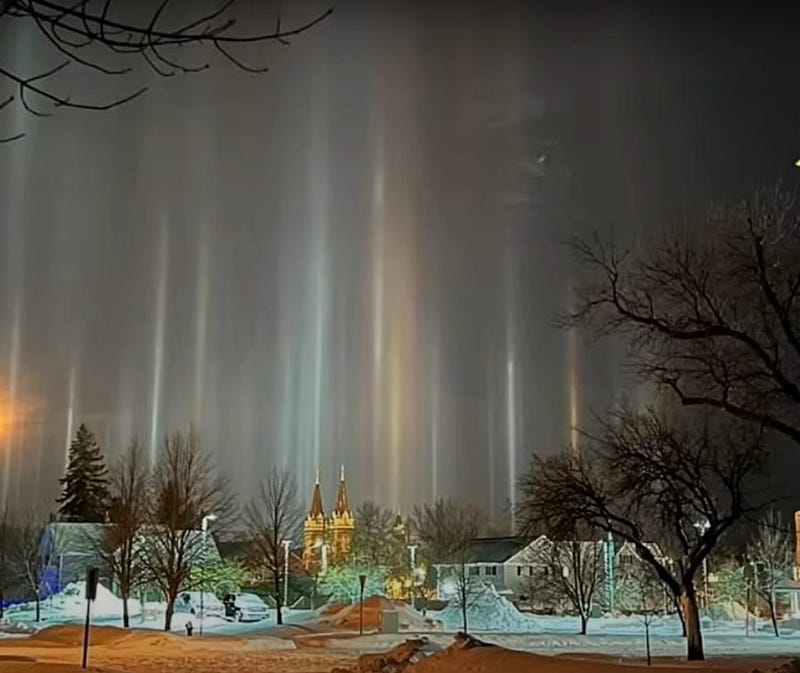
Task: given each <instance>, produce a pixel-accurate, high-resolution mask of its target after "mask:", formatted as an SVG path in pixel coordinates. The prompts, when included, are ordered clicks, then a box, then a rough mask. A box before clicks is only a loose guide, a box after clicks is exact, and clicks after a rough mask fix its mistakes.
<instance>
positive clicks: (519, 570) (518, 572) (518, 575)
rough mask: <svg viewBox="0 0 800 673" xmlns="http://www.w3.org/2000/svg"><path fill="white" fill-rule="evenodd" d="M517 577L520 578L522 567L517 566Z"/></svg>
mask: <svg viewBox="0 0 800 673" xmlns="http://www.w3.org/2000/svg"><path fill="white" fill-rule="evenodd" d="M517 577H522V566H517Z"/></svg>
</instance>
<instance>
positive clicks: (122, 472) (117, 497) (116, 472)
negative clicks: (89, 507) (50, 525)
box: [92, 439, 150, 628]
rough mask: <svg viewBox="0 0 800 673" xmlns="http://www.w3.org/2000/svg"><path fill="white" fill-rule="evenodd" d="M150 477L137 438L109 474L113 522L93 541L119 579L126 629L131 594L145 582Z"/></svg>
mask: <svg viewBox="0 0 800 673" xmlns="http://www.w3.org/2000/svg"><path fill="white" fill-rule="evenodd" d="M149 478H150V475H149V470H148V468H147V456H146V455H145V450H144V448H143V447H142V446H141V445H140V444H139V443H138V441H137V440H136V439H134V440H133V441H132V442H131V444H130V446H129V447H128V449H127V451H126V452H125V453H124V454H123V455H122V456H121V457H120V459H119V460H118V461H117V463H116V464H115V465H114V466H113V467H112V468H111V471H110V472H109V490H110V493H111V512H110V514H111V516H110V521H109V523H108V524H107V525H105V526H103V529H102V531H101V533H100V535H99V536H97V537H93V540H92V543H93V546H94V549H95V551H96V552H97V555H98V557H99V558H100V559H102V561H103V563H104V564H105V565H106V567H107V568H108V569H109V570H110V571H111V573H112V575H113V576H114V578H115V579H116V582H117V585H118V587H119V593H120V597H121V598H122V625H123V626H124V627H125V628H128V627H130V613H129V610H128V602H129V599H130V597H131V594H132V593H133V591H134V590H135V589H136V588H137V587H139V586H141V584H142V583H143V582H144V579H145V568H144V559H143V552H144V550H143V549H142V544H141V541H140V540H141V536H142V534H143V532H144V531H145V528H146V525H147V517H148V496H149V492H148V480H149Z"/></svg>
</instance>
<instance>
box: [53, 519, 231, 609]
mask: <svg viewBox="0 0 800 673" xmlns="http://www.w3.org/2000/svg"><path fill="white" fill-rule="evenodd" d="M112 525H113V524H107V523H76V522H68V521H56V522H51V523H48V524H47V525H46V526H45V527H44V530H43V533H42V541H41V545H40V549H41V555H42V563H43V565H44V573H43V582H42V589H43V593H44V594H45V595H49V594H55V593H59V592H60V591H61V590H62V589H63V588H64V587H65V586H66V585H67V584H69V583H70V582H79V581H83V580H84V579H85V578H86V573H87V570H88V569H89V568H91V567H96V568H99V570H100V583H101V584H103V585H104V586H107V587H109V588H112V589H113V586H114V577H113V576H112V571H111V569H110V568H108V566H107V564H106V563H105V562H104V560H103V536H104V535H105V532H106V529H108V528H109V527H110V526H112ZM150 530H151V531H152V530H153V529H152V528H151V529H150ZM147 531H148V529H143V530H142V533H141V535H140V539H141V542H142V545H148V544H149V543H148V538H151V539H152V540H154V541H157V540H158V537H157V536H154V535H152V534H148V532H147ZM177 535H178V536H181V533H180V532H178V533H177ZM181 545H182V546H183V547H184V551H185V553H186V556H187V558H189V559H191V561H192V562H197V563H203V562H207V563H213V562H214V561H217V560H219V558H220V554H219V551H218V549H217V545H216V543H215V541H214V538H213V536H212V535H210V534H205V533H203V532H202V531H199V530H195V531H188V536H187V537H186V538H185V539H184V540H183V541H182V542H181Z"/></svg>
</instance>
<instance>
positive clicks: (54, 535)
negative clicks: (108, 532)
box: [41, 521, 110, 594]
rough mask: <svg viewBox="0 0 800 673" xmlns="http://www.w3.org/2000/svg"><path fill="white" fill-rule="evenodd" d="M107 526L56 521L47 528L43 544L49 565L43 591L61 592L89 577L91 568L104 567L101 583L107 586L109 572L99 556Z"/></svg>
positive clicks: (101, 568) (102, 568)
mask: <svg viewBox="0 0 800 673" xmlns="http://www.w3.org/2000/svg"><path fill="white" fill-rule="evenodd" d="M105 526H106V524H102V523H74V522H67V521H55V522H51V523H48V524H47V525H46V526H45V527H44V531H43V533H42V541H41V553H42V561H43V563H44V565H45V572H44V575H43V578H44V582H43V589H44V592H45V593H46V594H54V593H58V592H60V591H61V590H62V589H63V588H64V586H66V585H67V584H69V583H70V582H77V581H81V580H84V579H85V578H86V571H87V569H88V568H91V567H97V568H100V581H101V582H103V583H104V584H107V583H108V581H109V579H110V578H109V571H108V568H106V567H105V564H104V563H103V560H102V556H101V554H100V553H99V548H100V541H101V540H102V536H103V529H104V528H105Z"/></svg>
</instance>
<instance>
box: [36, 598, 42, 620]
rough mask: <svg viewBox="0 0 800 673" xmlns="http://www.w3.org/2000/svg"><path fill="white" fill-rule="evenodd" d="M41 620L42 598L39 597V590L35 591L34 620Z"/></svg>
mask: <svg viewBox="0 0 800 673" xmlns="http://www.w3.org/2000/svg"><path fill="white" fill-rule="evenodd" d="M41 620H42V599H41V598H39V592H38V591H37V592H36V621H37V622H39V621H41Z"/></svg>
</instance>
